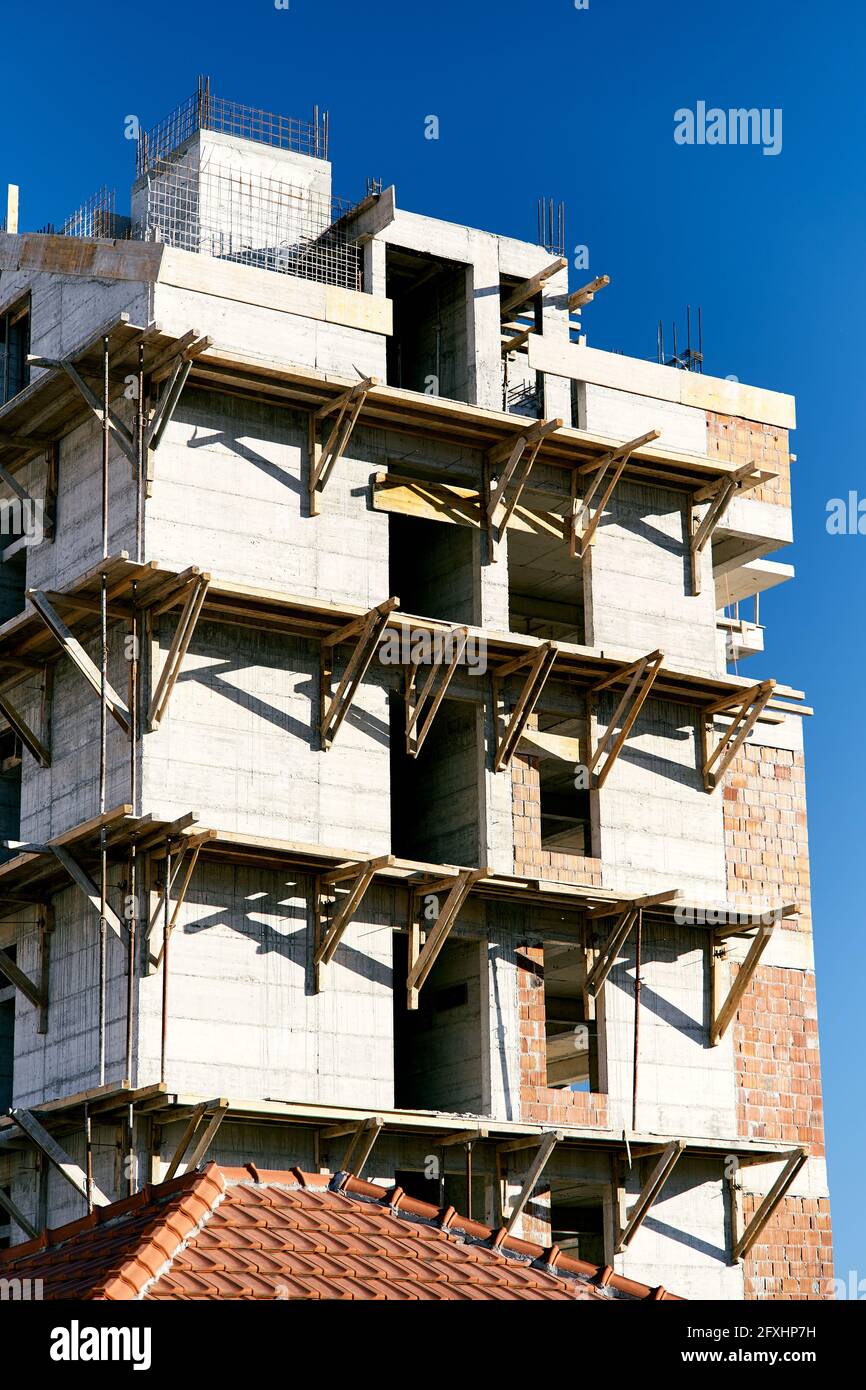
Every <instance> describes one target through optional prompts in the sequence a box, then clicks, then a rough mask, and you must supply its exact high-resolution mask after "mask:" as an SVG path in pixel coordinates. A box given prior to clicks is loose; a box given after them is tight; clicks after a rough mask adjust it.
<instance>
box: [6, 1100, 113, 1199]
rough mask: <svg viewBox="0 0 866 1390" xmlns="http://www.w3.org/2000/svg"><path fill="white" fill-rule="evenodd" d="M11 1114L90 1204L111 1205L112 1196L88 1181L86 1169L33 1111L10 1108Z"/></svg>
mask: <svg viewBox="0 0 866 1390" xmlns="http://www.w3.org/2000/svg"><path fill="white" fill-rule="evenodd" d="M9 1115H10V1117H11V1118H12V1119H13V1120H14V1121H15V1123H16V1125H17V1126H18V1128H19V1129H20V1130H21V1131H22V1132H23V1133H24V1134H26V1135H27V1138H28V1139H29V1140H30V1141H31V1143H32V1144H33V1145H34V1146H35V1147H36V1148H37V1149H38V1150H39V1152H40V1153H43V1154H44V1155H45V1157H46V1158H47V1159H48V1161H49V1163H53V1164H54V1167H55V1168H56V1169H57V1171H58V1172H59V1173H60V1174H61V1175H62V1176H63V1177H64V1178H65V1179H66V1181H67V1182H68V1183H69V1185H70V1187H74V1188H75V1191H76V1192H77V1193H79V1195H80V1196H82V1197H83V1198H84V1200H85V1201H86V1202H87V1203H88V1205H89V1206H90V1205H92V1206H95V1207H109V1206H111V1198H110V1197H106V1195H105V1193H104V1192H102V1191H101V1189H100V1188H98V1187H97V1186H96V1183H94V1182H88V1179H87V1174H86V1173H85V1172H84V1170H83V1169H82V1168H81V1167H79V1165H78V1164H77V1163H75V1162H73V1160H72V1159H71V1158H70V1157H69V1154H68V1153H67V1152H66V1151H65V1149H62V1148H61V1147H60V1145H59V1144H58V1143H57V1141H56V1140H55V1139H53V1138H52V1136H51V1135H50V1134H49V1133H48V1130H47V1129H45V1128H44V1127H43V1126H42V1125H41V1124H40V1123H39V1121H38V1120H37V1118H36V1116H35V1115H34V1114H33V1113H32V1111H30V1110H10V1111H9Z"/></svg>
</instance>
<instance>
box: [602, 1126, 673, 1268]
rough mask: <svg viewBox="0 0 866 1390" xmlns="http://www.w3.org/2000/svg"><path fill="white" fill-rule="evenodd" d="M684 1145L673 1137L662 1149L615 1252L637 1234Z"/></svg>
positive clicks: (624, 1246)
mask: <svg viewBox="0 0 866 1390" xmlns="http://www.w3.org/2000/svg"><path fill="white" fill-rule="evenodd" d="M685 1147H686V1141H685V1139H674V1140H673V1141H672V1143H670V1144H668V1145H667V1147H666V1148H665V1149H663V1150H662V1153H661V1155H660V1157H659V1160H658V1163H657V1164H656V1165H655V1167H654V1168H653V1170H652V1172H651V1173H650V1175H649V1177H648V1178H647V1180H646V1182H645V1183H644V1186H643V1187H642V1188H641V1191H640V1195H639V1196H638V1199H637V1201H636V1202H635V1204H634V1206H633V1207H632V1209H631V1211H630V1213H629V1216H628V1220H627V1221H626V1224H625V1227H624V1229H623V1230H622V1231H621V1233H620V1235H619V1237H618V1239H617V1242H616V1252H617V1254H619V1253H620V1252H621V1251H622V1250H625V1248H626V1246H627V1245H629V1243H630V1242H631V1241H632V1239H633V1238H634V1236H635V1235H636V1234H637V1232H638V1230H639V1229H640V1227H641V1226H642V1224H643V1222H644V1219H645V1217H646V1216H647V1214H648V1212H649V1209H650V1207H651V1206H652V1204H653V1202H654V1201H655V1200H656V1198H657V1197H658V1196H659V1194H660V1192H661V1190H662V1188H663V1187H664V1185H665V1183H666V1182H667V1180H668V1178H669V1177H670V1175H671V1173H672V1172H673V1170H674V1168H675V1167H676V1165H677V1163H678V1162H679V1159H680V1156H681V1154H682V1152H683V1150H684V1148H685Z"/></svg>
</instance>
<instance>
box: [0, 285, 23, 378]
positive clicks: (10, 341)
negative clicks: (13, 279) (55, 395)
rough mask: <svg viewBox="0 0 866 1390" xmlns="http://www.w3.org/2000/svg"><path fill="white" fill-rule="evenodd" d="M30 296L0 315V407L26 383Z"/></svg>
mask: <svg viewBox="0 0 866 1390" xmlns="http://www.w3.org/2000/svg"><path fill="white" fill-rule="evenodd" d="M29 351H30V296H29V294H28V295H25V296H24V298H23V299H19V300H18V301H17V303H15V304H13V305H12V306H11V308H9V309H7V310H6V312H5V313H3V314H0V405H5V404H6V402H7V401H10V400H11V399H12V397H13V396H17V395H18V392H19V391H23V390H24V387H25V386H26V385H27V384H28V382H29V381H30V368H29V367H28V365H27V354H28V353H29Z"/></svg>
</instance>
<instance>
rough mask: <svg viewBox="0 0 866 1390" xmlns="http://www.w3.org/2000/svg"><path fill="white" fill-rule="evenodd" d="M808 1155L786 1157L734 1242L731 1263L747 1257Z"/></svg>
mask: <svg viewBox="0 0 866 1390" xmlns="http://www.w3.org/2000/svg"><path fill="white" fill-rule="evenodd" d="M808 1157H809V1153H808V1150H807V1149H794V1150H793V1152H792V1153H791V1154H790V1155H789V1156H788V1161H787V1163H786V1164H785V1166H784V1168H783V1169H782V1171H781V1173H780V1174H779V1176H778V1178H777V1179H776V1181H775V1182H774V1183H773V1186H772V1187H771V1188H770V1191H769V1192H768V1193H767V1195H766V1197H765V1198H764V1200H763V1201H762V1202H761V1204H760V1205H759V1207H758V1209H757V1211H756V1212H755V1214H754V1216H753V1217H752V1219H751V1221H750V1222H749V1224H748V1226H747V1227H746V1229H745V1230H744V1231H743V1233H742V1235H741V1236H739V1238H738V1239H737V1240H735V1242H734V1247H733V1250H732V1251H731V1258H732V1261H733V1262H736V1261H737V1260H741V1259H742V1258H743V1257H744V1256H745V1255H748V1253H749V1251H750V1250H751V1248H752V1246H753V1245H754V1243H755V1241H756V1240H757V1239H758V1236H759V1235H760V1234H761V1232H762V1231H763V1229H764V1227H765V1226H766V1224H767V1222H768V1221H769V1220H770V1217H771V1216H772V1215H773V1212H774V1211H775V1210H776V1208H777V1206H778V1205H779V1203H780V1202H781V1200H782V1198H783V1197H784V1195H785V1193H786V1192H787V1191H788V1188H789V1187H790V1186H791V1183H792V1182H793V1181H794V1179H795V1178H796V1176H797V1174H798V1173H799V1171H800V1169H801V1168H802V1167H803V1164H804V1163H806V1162H807V1160H808Z"/></svg>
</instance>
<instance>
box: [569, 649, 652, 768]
mask: <svg viewBox="0 0 866 1390" xmlns="http://www.w3.org/2000/svg"><path fill="white" fill-rule="evenodd" d="M663 661H664V655H663V653H662V652H650V654H649V656H644V657H641V659H640V661H635V662H634V663H633V664H632V665H631V666H624V667H623V668H622V669H621V670H620V671H618V672H617V673H616V675H613V676H608V677H607V679H606V680H603V681H599V682H598V684H597V685H594V686H592V688H591V689H590V690H589V691H588V692H587V724H588V727H589V729H590V737H591V736H592V708H593V705H594V701H595V697H596V696H597V695H599V694H600V693H601V691H603V690H607V689H608V688H609V687H610V686H612V685H616V684H618V683H619V682H620V681H623V680H624V681H627V682H628V684H627V686H626V689H625V692H624V694H623V695H622V698H621V699H620V702H619V704H618V705H617V707H616V709H615V710H614V712H613V715H612V716H611V718H610V721H609V723H608V726H607V728H606V729H605V731H604V733H603V734H602V736H601V738H600V739H599V741H598V744H597V745H596V748H595V750H594V752H593V753H592V754H591V755H590V759H589V768H588V770H589V773H590V775H592V774H593V773H595V786H596V788H599V787H603V786H604V784H605V782H606V781H607V778H608V775H609V774H610V771H611V769H612V768H613V765H614V763H615V762H616V760H617V758H618V757H619V754H620V751H621V750H622V747H623V745H624V743H625V741H626V739H627V738H628V736H629V734H630V732H631V729H632V726H633V725H634V722H635V720H636V719H637V717H638V715H639V714H640V712H641V710H642V709H643V706H644V704H645V702H646V700H647V698H648V696H649V694H650V692H651V690H652V688H653V685H654V684H655V681H656V677H657V676H658V673H659V671H660V670H661V665H662V662H663ZM620 720H622V728H621V729H620V731H619V733H618V734H617V732H616V727H617V724H619V722H620ZM602 757H604V758H605V763H604V766H603V767H602V769H601V772H596V769H597V767H598V764H599V762H600V761H601V759H602Z"/></svg>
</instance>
